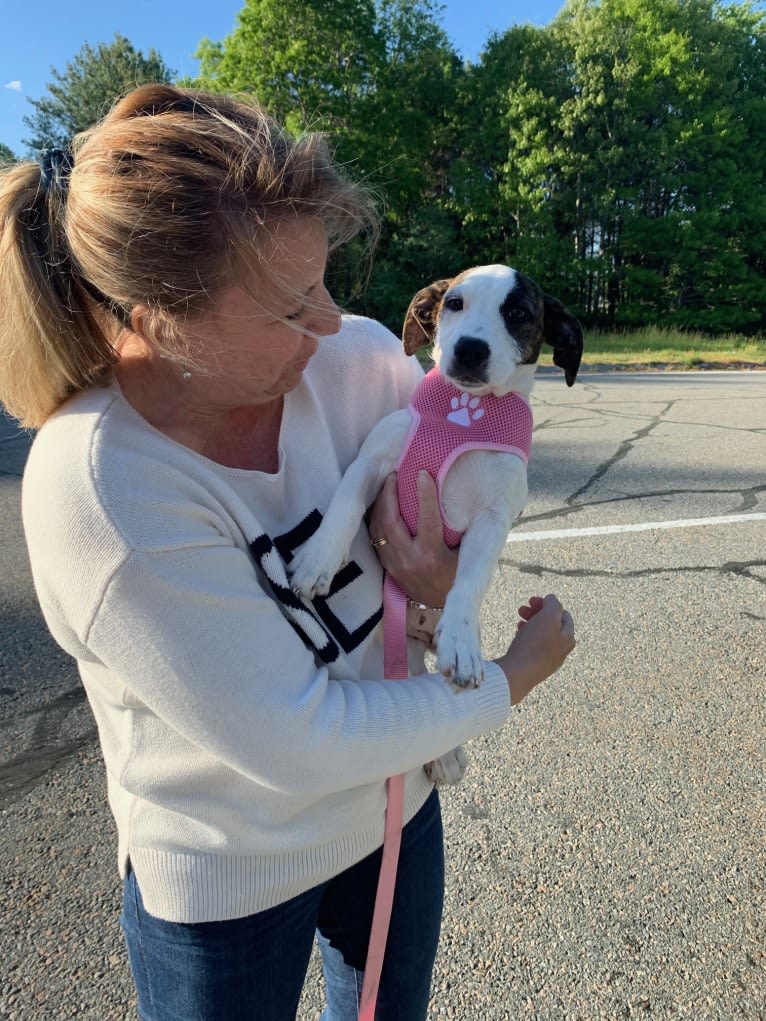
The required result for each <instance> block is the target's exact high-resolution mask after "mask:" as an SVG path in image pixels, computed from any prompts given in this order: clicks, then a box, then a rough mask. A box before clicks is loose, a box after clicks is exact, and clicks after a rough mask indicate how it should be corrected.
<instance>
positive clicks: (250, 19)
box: [197, 0, 462, 328]
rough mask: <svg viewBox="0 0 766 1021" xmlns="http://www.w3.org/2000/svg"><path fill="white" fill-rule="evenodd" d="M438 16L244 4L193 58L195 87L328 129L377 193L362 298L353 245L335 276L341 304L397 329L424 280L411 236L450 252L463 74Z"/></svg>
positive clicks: (352, 4) (390, 3) (389, 4)
mask: <svg viewBox="0 0 766 1021" xmlns="http://www.w3.org/2000/svg"><path fill="white" fill-rule="evenodd" d="M439 11H440V8H439V6H438V5H437V4H436V3H435V2H434V0H246V2H245V5H244V7H243V8H242V10H241V11H240V13H239V15H238V22H237V26H236V27H235V29H234V31H233V32H232V33H231V34H230V35H228V36H227V37H226V38H225V39H224V40H223V41H222V42H211V41H210V40H203V42H202V44H201V45H200V48H199V50H198V53H197V56H198V57H199V58H200V77H199V79H198V81H197V84H201V85H203V86H205V87H208V88H214V89H220V90H222V91H226V92H247V93H251V94H253V95H255V96H257V98H258V99H259V100H260V101H261V102H262V103H263V104H264V105H265V106H266V107H267V108H268V109H269V110H270V112H271V113H273V114H274V116H275V117H276V118H277V119H278V120H279V121H281V122H282V123H284V124H286V126H287V127H288V128H289V129H290V130H291V131H293V132H295V133H300V132H301V131H303V130H307V129H320V130H322V131H324V132H325V133H326V134H327V135H328V136H329V138H330V141H331V143H332V145H333V148H334V151H335V154H336V156H337V158H338V159H339V161H340V162H341V163H343V164H344V165H346V166H347V167H348V169H349V172H350V173H352V174H353V176H355V177H357V178H359V179H363V180H364V181H365V182H366V183H367V184H368V185H370V186H371V187H372V188H373V189H374V190H376V191H377V192H378V193H379V194H380V196H381V200H382V204H383V207H384V210H385V217H384V230H383V233H382V237H381V242H380V246H379V249H378V253H377V256H376V260H375V267H374V270H373V273H372V277H371V278H370V280H369V287H368V289H367V291H366V296H365V297H364V298H362V294H361V291H360V277H359V274H357V273H355V272H354V264H355V263H356V262H357V261H358V259H359V252H358V249H356V248H355V247H354V246H352V247H351V248H350V249H348V250H347V251H346V252H344V253H341V254H340V255H339V259H338V261H336V263H335V264H334V266H333V267H331V275H332V279H333V283H334V284H335V287H336V291H337V294H338V297H339V299H340V300H341V301H343V302H344V303H345V304H346V305H348V306H349V307H352V308H355V309H356V310H364V311H367V312H369V313H371V314H375V315H378V316H380V317H382V318H383V319H384V321H386V322H388V323H389V324H390V325H396V326H397V328H398V326H399V325H400V319H401V315H402V314H403V311H404V308H405V307H406V302H407V300H408V298H409V296H411V293H412V291H413V282H414V283H415V284H416V285H419V284H420V282H421V280H422V276H421V275H420V274H418V275H416V276H415V278H414V279H413V266H412V259H411V255H412V253H413V252H414V251H416V250H418V249H419V248H420V242H419V240H418V236H417V235H418V234H419V232H420V231H422V230H425V232H426V233H427V234H428V236H429V237H431V238H433V236H434V232H436V236H437V240H436V245H435V249H434V251H435V252H439V253H440V255H441V257H442V258H444V256H445V255H446V254H448V253H450V252H454V250H455V249H454V245H452V243H451V242H452V241H453V239H454V232H455V231H454V228H455V222H454V217H453V216H452V214H451V213H450V212H449V211H448V208H447V207H448V201H447V198H448V191H449V166H450V162H451V160H452V158H453V149H454V144H453V141H452V136H451V133H450V131H451V129H450V117H449V113H448V112H449V111H450V110H451V108H452V106H453V101H454V98H455V95H456V88H457V82H458V79H459V77H460V75H461V73H462V65H461V62H460V60H459V58H458V57H457V55H456V53H455V52H454V50H453V49H452V47H451V46H450V44H449V41H448V40H447V37H446V35H445V33H444V31H443V29H442V28H441V26H440V24H439ZM426 207H428V209H429V211H428V212H426V211H425V210H426ZM413 235H414V236H413ZM410 242H411V243H410ZM453 268H455V267H454V266H453Z"/></svg>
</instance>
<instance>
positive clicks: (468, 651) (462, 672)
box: [434, 617, 484, 691]
mask: <svg viewBox="0 0 766 1021" xmlns="http://www.w3.org/2000/svg"><path fill="white" fill-rule="evenodd" d="M462 625H463V626H462V627H460V628H459V629H458V628H455V627H452V626H451V625H450V623H449V622H448V621H447V622H445V620H444V617H442V619H441V621H440V622H439V625H438V626H437V628H436V633H435V634H434V641H435V644H436V666H437V669H438V670H439V672H440V673H442V674H444V676H445V677H446V678H447V680H448V681H449V683H450V684H451V685H452V686H453V687H454V688H456V689H458V690H461V691H462V690H464V689H465V688H478V687H479V685H480V684H481V683H482V681H483V680H484V657H483V656H482V654H481V643H480V639H479V634H478V629H476V628H473V627H471V625H470V624H469V622H468V621H463V622H462Z"/></svg>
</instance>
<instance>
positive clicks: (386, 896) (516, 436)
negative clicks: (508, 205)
mask: <svg viewBox="0 0 766 1021" xmlns="http://www.w3.org/2000/svg"><path fill="white" fill-rule="evenodd" d="M410 414H411V415H412V427H411V428H410V432H409V435H408V437H407V442H406V443H405V445H404V450H403V452H402V456H401V458H400V460H399V465H398V468H397V484H398V489H399V510H400V511H401V515H402V517H403V518H404V520H405V522H406V524H407V527H408V528H409V530H410V532H411V533H412V534H413V535H415V534H416V532H417V524H418V495H417V479H418V472H419V471H422V469H424V468H425V469H427V470H428V471H429V472H430V474H431V476H432V477H433V478H434V479H435V480H436V489H437V493H438V496H439V506H440V508H441V514H442V521H443V523H444V541H445V543H446V544H447V545H448V546H451V547H454V546H457V545H458V544H459V542H460V537H461V535H462V533H461V532H458V531H457V530H456V529H455V528H453V527H452V526H451V525H450V523H449V522H448V521H447V516H446V514H445V512H444V506H443V504H442V486H443V484H444V478H445V476H446V474H447V472H448V471H449V469H450V466H451V465H452V464H454V462H455V460H456V459H457V458H458V457H459V456H460V454H462V453H464V452H465V451H467V450H499V451H504V452H505V453H509V454H515V455H516V456H517V457H520V458H521V459H522V461H523V462H524V463H525V464H526V463H527V461H528V459H529V451H530V448H531V446H532V412H531V410H530V407H529V405H528V404H527V402H526V401H525V400H524V398H523V397H521V396H519V394H515V393H510V394H506V395H505V396H504V397H495V396H493V395H492V394H488V395H486V396H483V397H472V396H471V395H470V394H468V393H466V392H465V391H462V390H458V389H457V388H456V387H454V386H453V385H452V384H451V383H449V382H447V380H445V379H444V377H443V376H442V375H441V373H440V372H439V370H438V369H432V370H431V371H430V372H429V373H428V375H427V376H426V377H425V379H424V380H423V381H422V382H421V384H420V386H419V387H418V388H417V390H416V391H415V393H414V395H413V398H412V401H411V403H410ZM383 607H384V615H383V632H384V633H383V638H384V646H383V658H384V669H385V675H386V678H388V679H393V680H404V679H405V678H406V677H407V673H408V671H407V630H406V618H407V597H406V595H405V593H404V592H402V590H401V589H400V588H399V586H398V585H397V584H396V582H395V581H394V580H393V578H391V577H390V576H389V575H386V579H385V582H384V586H383ZM387 798H388V800H387V805H386V823H385V832H384V837H383V860H382V863H381V866H380V877H379V879H378V890H377V895H376V899H375V911H374V914H373V919H372V929H371V931H370V943H369V947H368V949H367V964H366V966H365V971H364V983H363V985H362V998H361V1002H360V1006H359V1021H374V1018H375V1005H376V1002H377V997H378V986H379V984H380V974H381V971H382V968H383V958H384V955H385V950H386V938H387V936H388V926H389V922H390V920H391V908H392V905H393V899H394V887H395V885H396V865H397V861H398V859H399V847H400V844H401V838H402V813H403V807H404V777H403V776H402V775H399V776H392V777H390V779H389V780H388V783H387Z"/></svg>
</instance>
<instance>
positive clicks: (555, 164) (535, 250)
mask: <svg viewBox="0 0 766 1021" xmlns="http://www.w3.org/2000/svg"><path fill="white" fill-rule="evenodd" d="M763 24H764V22H763V18H762V16H761V15H760V14H758V13H757V12H755V11H754V10H753V9H752V8H751V7H749V6H748V5H746V4H742V5H740V4H732V5H730V6H724V5H722V4H720V3H717V2H716V0H683V2H679V0H570V3H569V4H568V6H567V7H566V8H565V9H564V10H563V11H562V13H561V14H560V15H559V17H558V18H557V19H555V21H554V22H553V23H552V25H551V26H549V27H548V28H547V29H544V30H538V32H537V33H531V34H529V35H528V36H527V37H526V39H525V38H524V37H523V36H522V35H521V34H519V33H518V32H516V33H515V35H514V36H513V38H514V43H515V44H516V46H517V48H518V50H519V52H518V53H517V54H516V56H515V58H514V60H513V62H512V64H511V65H510V66H511V73H510V75H506V77H505V83H506V87H505V90H504V89H503V85H502V84H499V87H498V93H497V95H498V114H499V118H500V120H501V123H502V125H503V129H504V131H505V136H506V141H507V154H506V160H505V162H504V163H503V164H502V170H501V172H500V175H499V180H498V193H499V199H500V205H501V208H502V210H503V211H504V212H505V213H506V215H507V217H508V219H507V220H506V226H507V227H509V230H508V234H509V236H510V244H509V245H507V247H509V248H510V249H511V250H512V251H513V253H514V255H515V256H517V257H518V258H519V259H520V260H521V261H523V264H524V266H525V267H528V268H529V269H530V271H531V272H534V273H537V274H539V275H540V276H541V278H542V280H543V282H545V283H548V284H550V282H551V281H552V280H555V281H556V287H557V292H558V293H561V294H562V296H565V297H567V298H568V300H570V301H571V302H573V303H575V304H576V305H577V306H578V308H579V310H580V312H581V314H582V315H583V316H584V318H585V319H586V320H587V321H590V322H593V323H598V324H610V325H634V324H638V323H646V322H656V321H660V320H661V321H663V322H666V323H674V324H676V325H681V326H688V327H695V328H702V329H710V330H721V329H732V328H736V329H757V328H759V326H760V325H761V323H762V316H763V313H762V312H761V309H762V308H763V307H764V305H765V304H766V287H765V286H764V277H763V257H762V254H761V253H762V251H763V249H762V247H761V246H760V242H762V240H763V232H764V228H766V215H765V212H764V202H763V199H762V198H761V196H762V194H763V174H764V166H763V159H762V153H763V145H764V115H763V109H764V100H765V99H766V95H764V92H765V90H764V80H765V79H764V68H765V67H766V62H765V61H764V41H765V39H764V30H763ZM541 40H544V43H545V45H544V46H541V45H540V42H541ZM498 45H499V44H498ZM485 57H486V58H487V59H486V60H485V64H486V67H485V68H484V69H483V70H484V72H485V74H488V73H489V72H490V71H491V72H492V73H493V74H494V75H495V77H496V78H497V80H498V81H499V82H500V83H502V81H503V79H502V65H501V63H500V62H499V61H497V60H496V61H495V63H494V65H493V66H490V64H489V63H488V61H489V60H490V59H491V58H492V57H493V53H492V48H491V47H490V50H489V51H488V53H487V54H486V55H485ZM498 156H499V153H498ZM559 282H560V283H559Z"/></svg>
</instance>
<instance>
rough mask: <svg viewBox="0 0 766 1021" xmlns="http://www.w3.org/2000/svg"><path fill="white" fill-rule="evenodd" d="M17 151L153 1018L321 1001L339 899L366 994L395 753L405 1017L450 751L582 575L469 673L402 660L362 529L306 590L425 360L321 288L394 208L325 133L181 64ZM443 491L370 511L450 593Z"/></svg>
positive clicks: (40, 549)
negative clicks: (469, 686)
mask: <svg viewBox="0 0 766 1021" xmlns="http://www.w3.org/2000/svg"><path fill="white" fill-rule="evenodd" d="M1 182H2V183H1V184H0V222H1V223H2V224H3V226H2V235H0V280H1V281H2V283H1V284H0V316H2V319H1V320H0V355H1V357H0V361H1V363H2V365H3V370H2V382H1V384H0V398H1V399H2V400H3V402H4V404H5V405H6V407H7V409H8V410H9V411H10V412H11V413H12V414H14V415H16V416H17V417H18V418H19V419H20V420H21V421H22V422H23V423H24V424H25V425H27V426H31V427H42V428H41V429H40V432H39V434H38V436H37V438H36V440H35V443H34V445H33V449H32V452H31V454H30V458H29V461H28V465H27V470H26V473H25V477H24V486H23V514H24V524H25V530H26V535H27V541H28V546H29V553H30V559H31V563H32V569H33V574H34V579H35V585H36V588H37V592H38V596H39V599H40V603H41V605H42V609H43V612H44V614H45V617H46V620H47V623H48V625H49V627H50V629H51V631H52V633H53V635H54V636H55V638H56V639H57V640H58V641H59V642H60V644H61V645H62V647H63V648H64V649H66V650H67V651H68V652H69V653H71V655H73V656H74V657H75V658H76V659H77V660H78V664H79V668H80V673H81V676H82V679H83V683H84V685H85V688H86V691H87V693H88V697H89V699H90V702H91V705H92V708H93V712H94V714H95V717H96V720H97V722H98V727H99V734H100V739H101V744H102V748H103V753H104V759H105V763H106V771H107V778H108V790H109V799H110V804H111V808H112V811H113V813H114V816H115V819H116V822H117V831H118V839H119V868H120V872H121V875H122V877H123V880H124V884H125V899H124V912H123V918H122V924H123V928H124V931H125V935H126V940H127V944H128V952H129V957H130V962H131V967H132V969H133V974H134V978H135V981H136V986H137V990H138V1007H139V1015H140V1017H141V1018H143V1019H151V1021H169V1019H178V1018H182V1019H184V1021H195V1019H199V1021H211V1019H216V1021H218V1019H222V1021H223V1019H233V1018H237V1019H242V1018H259V1019H261V1018H262V1019H267V1021H283V1019H287V1018H291V1017H294V1016H295V1011H296V1008H297V1003H298V999H299V996H300V991H301V986H302V983H303V980H304V976H305V971H306V967H307V962H308V959H309V953H310V950H311V946H312V942H313V938H314V932H315V930H317V931H318V934H319V941H320V946H321V949H322V954H323V963H324V968H325V974H326V976H327V998H328V1008H327V1012H326V1015H325V1016H326V1017H327V1018H328V1019H334V1021H340V1019H343V1021H345V1019H348V1018H353V1017H355V1016H356V1009H357V993H358V990H357V986H358V983H359V980H360V976H361V973H362V971H363V969H364V964H365V953H366V947H367V938H368V936H369V928H370V916H371V912H372V904H373V901H374V896H375V885H376V881H377V873H378V867H379V863H380V851H379V848H380V844H381V840H382V833H383V821H384V811H385V801H386V795H385V780H386V778H387V777H388V776H390V775H392V774H394V773H400V772H404V773H405V774H406V787H405V823H406V826H405V830H404V836H403V842H402V852H401V857H400V863H399V872H398V879H397V890H396V900H395V904H394V911H393V918H392V922H391V930H390V935H389V941H388V947H389V949H388V951H387V957H386V962H385V965H384V970H383V977H382V981H381V987H380V994H379V998H378V1015H377V1016H378V1017H380V1018H396V1019H397V1021H408V1019H410V1018H412V1019H416V1018H418V1019H422V1018H423V1017H425V1012H426V1006H427V1003H428V996H429V983H430V974H431V967H432V964H433V960H434V955H435V951H436V943H437V939H438V929H439V922H440V914H441V903H442V882H443V875H442V835H441V824H440V818H439V808H438V800H437V798H436V795H435V793H434V792H433V789H432V785H431V784H430V783H429V781H428V779H427V778H426V775H425V773H424V772H423V769H422V764H423V763H425V762H427V761H429V760H431V759H433V758H436V757H437V756H438V755H439V754H441V753H443V752H445V751H447V750H449V749H451V748H453V747H455V746H456V745H458V744H460V743H461V742H464V741H466V740H468V739H470V738H472V737H475V736H476V735H478V734H481V733H484V732H485V731H488V730H491V729H493V728H497V727H499V726H500V725H501V724H502V723H503V721H504V720H505V719H506V717H507V715H508V711H509V705H510V704H511V702H514V703H515V702H516V701H518V700H519V699H520V698H521V697H523V695H524V694H525V693H526V692H528V691H529V690H531V689H532V688H533V687H534V686H535V685H536V684H537V683H539V682H540V681H542V680H543V679H544V678H545V677H547V676H549V675H550V674H551V673H552V672H553V671H554V670H556V669H557V668H558V667H559V666H560V665H561V663H562V662H563V660H564V659H565V657H566V655H567V654H568V653H569V652H570V651H571V649H572V648H573V646H574V637H573V625H572V621H571V617H570V616H569V614H567V613H566V612H565V611H564V610H563V609H562V607H561V605H560V604H559V603H558V601H557V600H556V599H555V598H554V597H552V596H550V597H546V599H545V600H544V601H543V600H541V599H534V600H531V601H530V604H529V605H528V606H526V607H523V608H522V609H521V610H520V614H521V617H522V621H521V623H522V624H523V625H524V626H523V627H521V628H520V629H519V633H518V636H517V637H516V638H515V640H514V641H513V642H512V644H511V646H510V648H509V650H508V652H507V653H506V654H505V655H504V656H502V657H500V658H499V659H498V660H497V661H495V662H494V663H488V664H487V668H486V681H485V683H484V685H483V686H482V687H481V689H479V690H478V691H470V692H466V693H464V694H462V695H461V696H460V697H456V696H455V694H454V693H453V692H452V691H451V690H450V689H449V688H448V686H447V685H446V684H445V682H444V680H443V679H442V678H441V677H440V676H436V675H431V674H428V673H427V672H425V670H424V668H423V667H422V657H421V665H420V668H419V672H418V675H417V676H414V677H412V678H411V679H410V680H408V681H407V682H406V683H402V684H396V683H391V682H386V681H385V679H384V677H383V671H382V649H381V642H382V636H381V627H380V620H381V584H382V569H381V564H380V563H379V562H378V559H377V556H376V553H375V551H374V550H373V549H372V548H371V545H370V540H369V534H368V532H367V531H366V529H365V528H362V529H361V530H360V534H359V535H358V536H357V539H356V541H355V543H354V546H353V548H352V551H351V559H350V561H349V563H348V565H347V566H346V567H345V568H344V569H343V570H342V571H341V572H340V573H339V575H338V576H337V577H336V579H335V582H334V586H333V590H332V592H331V593H330V595H329V596H328V597H327V598H324V599H316V600H315V601H314V602H313V604H311V605H305V606H304V605H302V604H301V603H300V602H299V601H298V600H297V598H296V597H295V595H294V594H293V593H292V591H291V589H290V585H289V575H288V572H287V569H286V568H287V567H289V562H290V559H291V557H292V555H293V550H295V549H296V548H297V547H298V546H299V545H300V544H301V543H302V542H304V541H305V539H306V538H307V537H308V536H309V535H310V534H312V532H313V531H314V530H315V528H316V527H317V523H318V521H319V520H321V513H322V510H323V508H325V507H326V506H327V503H328V502H329V499H330V496H331V494H332V492H333V489H334V487H335V486H336V485H337V482H338V480H339V479H340V476H341V474H342V472H343V471H344V469H345V468H346V466H347V465H348V464H349V463H350V461H351V460H352V459H353V458H354V456H355V455H356V453H357V451H358V448H359V446H360V444H361V442H362V440H363V439H364V437H365V435H366V434H367V432H368V431H369V429H370V428H371V427H372V425H373V424H374V423H375V422H376V421H377V420H378V419H380V417H381V416H383V415H385V414H387V413H389V412H390V411H392V410H394V409H395V408H399V407H402V406H404V405H406V403H407V402H408V399H409V396H410V393H411V392H412V390H413V388H414V386H415V385H416V383H417V379H418V376H419V369H418V368H417V365H416V364H415V362H414V360H409V359H406V358H405V357H404V356H403V355H402V354H401V352H400V347H399V344H398V342H397V341H396V339H395V338H394V337H393V336H392V335H391V334H389V333H388V331H386V330H385V329H384V328H383V327H381V326H379V325H378V324H376V323H373V322H370V321H368V320H364V319H359V318H353V317H343V318H342V317H341V316H340V314H339V312H338V309H337V308H336V306H335V304H334V303H333V301H332V298H331V297H330V295H329V294H328V292H327V290H326V288H325V284H324V272H325V263H326V260H327V255H328V251H330V250H331V249H332V248H333V247H334V246H336V245H337V244H340V243H341V242H343V241H345V240H347V239H349V238H350V237H352V236H353V235H354V234H356V233H357V232H358V231H359V230H360V229H362V228H364V227H368V226H370V225H371V224H372V223H373V217H372V213H371V207H370V204H369V202H368V200H367V198H366V196H365V195H364V194H363V193H362V192H361V191H360V190H359V189H358V188H357V187H355V186H353V185H352V184H350V183H349V182H347V181H346V180H345V179H344V178H343V177H342V176H341V175H340V174H339V173H338V171H337V170H336V168H335V167H334V165H333V163H332V161H331V160H330V158H329V157H328V155H327V152H326V149H325V147H324V145H323V144H322V141H321V139H319V138H318V137H316V136H308V137H307V138H304V139H302V140H300V141H297V142H294V141H292V140H291V139H290V138H288V137H287V136H286V135H285V134H284V133H283V132H281V131H279V130H278V129H277V127H276V126H275V125H274V124H273V122H271V121H270V119H269V118H268V117H267V116H266V114H265V113H264V112H263V111H262V110H261V109H259V108H258V107H257V106H248V105H244V104H242V103H239V102H234V101H233V100H231V99H228V98H224V97H221V96H211V95H205V94H202V93H195V92H191V91H185V90H180V89H176V88H173V87H170V86H158V85H147V86H143V87H141V88H139V89H137V90H135V91H134V92H132V93H131V94H129V95H128V96H127V97H126V98H125V99H123V100H122V101H121V102H120V103H118V104H117V105H116V106H115V107H114V109H113V110H112V111H111V113H110V114H109V115H108V116H107V117H106V118H105V119H104V121H102V122H101V123H100V124H99V125H97V126H96V127H94V128H93V129H92V130H91V131H89V132H87V133H85V134H84V135H81V136H79V137H78V139H77V140H76V143H75V147H74V154H73V157H72V158H69V157H66V156H64V155H63V154H61V153H54V154H50V153H49V154H47V158H46V160H45V161H44V163H43V165H42V167H41V168H38V167H37V166H36V165H33V164H20V165H17V166H15V167H13V168H11V169H9V170H8V171H6V172H5V173H4V175H3V177H2V179H1ZM421 498H422V499H421V503H422V511H421V520H420V525H421V527H420V530H419V534H418V536H417V537H416V538H415V539H411V538H410V536H409V532H407V530H406V528H405V526H404V524H403V522H402V521H401V519H399V517H398V511H397V508H396V493H395V487H393V486H392V485H388V486H387V487H386V488H385V489H384V492H383V494H382V496H381V498H380V499H379V500H378V502H377V504H376V506H375V508H374V509H373V512H372V518H371V524H370V529H371V532H372V533H373V535H374V536H375V537H380V536H383V535H384V536H385V537H386V538H387V539H388V542H387V544H386V545H385V546H383V548H382V549H381V550H380V552H381V561H382V566H383V568H385V569H387V570H390V571H391V572H392V574H393V575H394V576H395V577H396V578H397V580H398V581H399V583H400V584H401V585H402V587H403V588H404V589H405V591H407V592H408V594H409V596H410V597H411V599H412V600H414V601H415V602H417V603H421V604H426V605H428V606H434V607H438V606H441V605H442V604H443V600H444V596H445V594H446V592H447V591H448V589H449V585H450V582H451V580H452V577H453V575H454V564H453V561H452V555H451V554H450V553H449V552H448V551H447V550H446V549H445V548H444V547H443V545H442V543H441V526H440V524H439V522H438V512H437V507H436V498H435V493H434V490H433V485H432V484H430V482H429V481H428V480H425V481H424V482H423V485H422V491H421ZM422 616H423V615H422V614H420V613H419V612H414V613H413V614H412V618H413V619H412V624H411V630H412V633H413V635H414V634H417V633H421V632H419V630H418V629H419V628H422ZM431 617H432V618H433V619H436V618H437V617H438V614H437V612H436V611H434V612H433V614H431Z"/></svg>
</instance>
